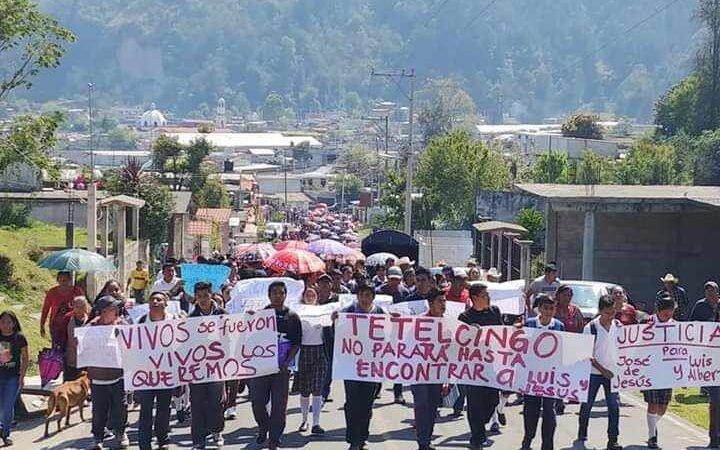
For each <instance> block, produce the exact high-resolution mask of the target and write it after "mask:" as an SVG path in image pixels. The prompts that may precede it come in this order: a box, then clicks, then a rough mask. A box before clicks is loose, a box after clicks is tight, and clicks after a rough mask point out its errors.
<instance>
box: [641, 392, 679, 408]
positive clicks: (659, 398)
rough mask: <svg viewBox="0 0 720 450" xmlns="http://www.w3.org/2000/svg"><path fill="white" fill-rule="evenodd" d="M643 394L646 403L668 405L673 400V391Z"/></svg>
mask: <svg viewBox="0 0 720 450" xmlns="http://www.w3.org/2000/svg"><path fill="white" fill-rule="evenodd" d="M642 393H643V397H644V398H645V403H653V404H659V405H667V404H668V403H670V400H672V389H652V390H649V391H642Z"/></svg>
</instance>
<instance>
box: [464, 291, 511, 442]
mask: <svg viewBox="0 0 720 450" xmlns="http://www.w3.org/2000/svg"><path fill="white" fill-rule="evenodd" d="M470 301H471V302H472V306H471V307H470V308H469V309H467V310H466V311H463V312H462V313H460V315H459V316H458V320H460V321H461V322H464V323H466V324H468V325H477V326H481V327H483V326H492V325H502V314H501V313H500V309H499V308H498V307H497V306H495V305H491V304H490V294H489V293H488V290H487V285H486V284H483V283H476V284H473V285H471V286H470ZM465 392H466V395H467V419H468V423H469V425H470V433H471V437H470V446H471V448H473V449H476V450H477V449H482V448H483V447H485V446H488V445H490V444H491V442H490V441H488V440H487V436H486V433H485V425H487V423H488V422H489V421H490V418H491V417H492V415H493V413H494V412H495V408H496V407H497V405H498V403H499V401H500V393H499V391H498V389H495V388H491V387H487V386H471V385H466V386H465Z"/></svg>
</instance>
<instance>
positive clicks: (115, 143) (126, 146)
mask: <svg viewBox="0 0 720 450" xmlns="http://www.w3.org/2000/svg"><path fill="white" fill-rule="evenodd" d="M107 140H108V144H110V148H114V149H122V150H133V149H135V147H136V146H137V141H138V135H137V133H136V132H135V130H133V129H132V128H129V127H123V126H117V127H115V128H113V129H112V130H110V132H109V133H108V134H107Z"/></svg>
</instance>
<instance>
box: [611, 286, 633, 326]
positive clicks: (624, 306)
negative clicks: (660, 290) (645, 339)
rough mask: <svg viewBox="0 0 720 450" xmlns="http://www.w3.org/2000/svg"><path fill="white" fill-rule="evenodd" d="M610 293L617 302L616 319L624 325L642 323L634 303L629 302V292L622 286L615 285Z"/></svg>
mask: <svg viewBox="0 0 720 450" xmlns="http://www.w3.org/2000/svg"><path fill="white" fill-rule="evenodd" d="M610 295H612V299H613V301H614V302H615V319H616V320H619V321H620V323H622V324H623V325H636V324H638V323H640V321H639V320H638V312H637V310H636V309H635V307H634V306H633V305H631V304H630V303H628V298H627V293H626V292H625V288H624V287H622V286H613V288H612V289H610Z"/></svg>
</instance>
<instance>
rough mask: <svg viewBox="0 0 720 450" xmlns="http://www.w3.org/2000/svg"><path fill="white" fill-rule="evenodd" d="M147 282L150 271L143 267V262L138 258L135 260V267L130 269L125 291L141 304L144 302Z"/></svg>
mask: <svg viewBox="0 0 720 450" xmlns="http://www.w3.org/2000/svg"><path fill="white" fill-rule="evenodd" d="M149 282H150V272H148V270H147V269H146V268H145V262H143V261H141V260H138V261H136V262H135V269H133V270H131V271H130V276H129V277H128V279H127V284H126V286H125V291H126V292H128V293H129V294H130V296H131V297H132V298H134V299H135V303H137V304H138V305H142V304H143V303H145V288H146V287H147V285H148V283H149Z"/></svg>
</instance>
